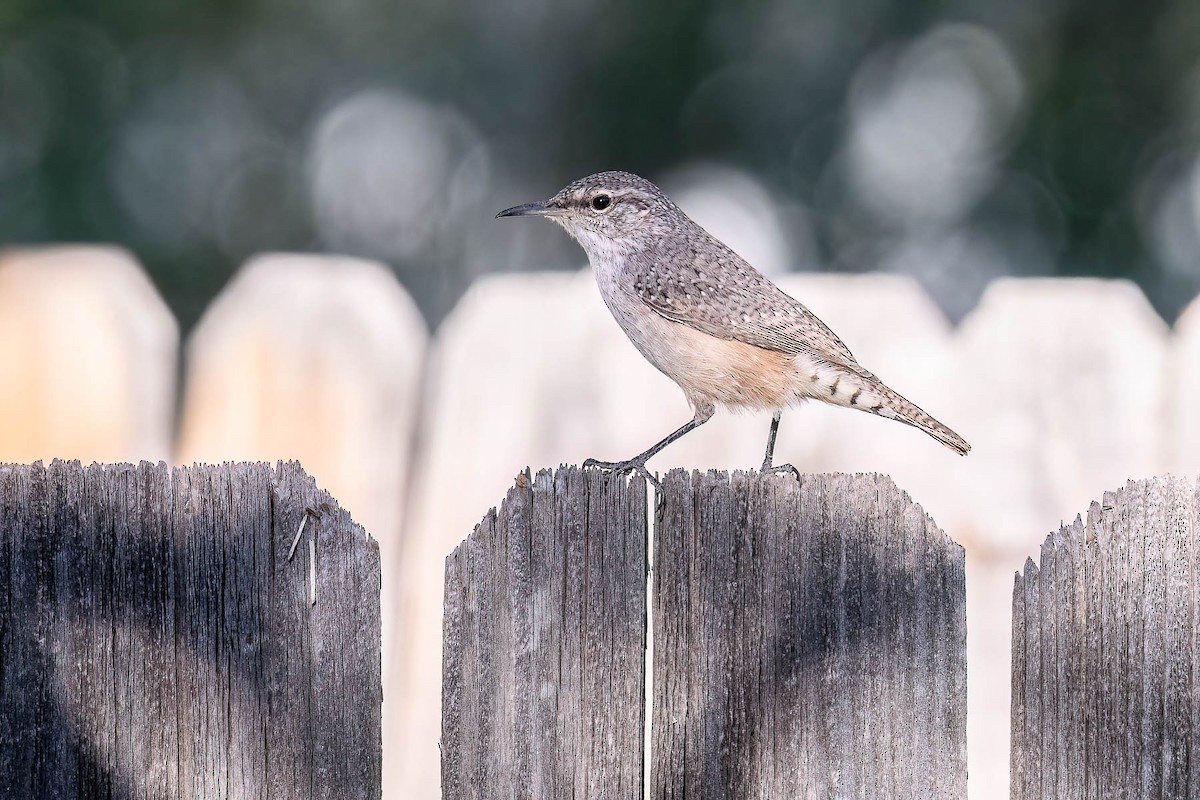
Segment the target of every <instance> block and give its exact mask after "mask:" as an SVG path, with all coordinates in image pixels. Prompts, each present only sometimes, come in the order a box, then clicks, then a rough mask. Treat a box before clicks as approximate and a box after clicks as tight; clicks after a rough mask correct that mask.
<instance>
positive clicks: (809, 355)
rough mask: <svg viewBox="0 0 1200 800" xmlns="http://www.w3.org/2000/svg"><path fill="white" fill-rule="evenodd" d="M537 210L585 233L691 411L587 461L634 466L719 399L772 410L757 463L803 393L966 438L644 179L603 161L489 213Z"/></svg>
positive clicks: (604, 277) (655, 360) (619, 316)
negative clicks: (675, 425)
mask: <svg viewBox="0 0 1200 800" xmlns="http://www.w3.org/2000/svg"><path fill="white" fill-rule="evenodd" d="M530 215H536V216H540V217H546V218H548V219H550V220H553V221H554V222H557V223H558V224H559V225H561V226H562V227H563V228H565V229H566V231H567V233H569V234H570V235H571V236H572V237H574V238H575V240H576V241H578V242H579V244H580V245H582V247H583V249H584V251H585V252H586V253H587V256H588V260H589V261H590V262H591V265H592V270H593V272H595V275H596V283H597V284H598V285H599V287H600V294H601V295H603V297H604V303H605V304H606V305H607V306H608V310H609V311H611V312H612V315H613V316H614V317H615V318H616V320H617V323H618V324H619V325H620V326H621V328H622V330H624V331H625V334H626V335H627V336H628V337H629V339H630V341H632V342H633V344H634V346H635V347H636V348H637V349H638V350H639V351H640V352H641V354H642V355H643V356H645V357H646V360H648V361H649V362H650V363H651V364H653V365H654V366H655V367H657V368H658V369H659V370H660V371H661V372H662V373H664V374H665V375H666V376H667V377H668V378H670V379H671V380H673V381H675V383H677V384H679V387H680V388H681V389H683V393H684V394H685V395H686V396H687V399H688V401H689V402H690V403H691V405H692V408H693V409H695V412H696V414H695V417H693V418H692V420H691V421H690V422H688V423H687V424H686V425H684V426H683V427H681V428H679V429H678V430H677V431H675V432H674V433H672V434H671V435H669V436H667V437H666V438H665V439H663V440H662V441H660V442H657V443H656V444H654V445H653V446H651V447H650V448H649V449H648V450H646V451H645V452H643V453H639V454H638V455H636V456H634V457H633V458H631V459H629V460H627V461H597V460H596V459H592V458H589V459H588V460H587V461H585V462H584V467H585V468H586V467H598V468H601V469H604V470H607V471H615V472H638V473H640V474H642V475H644V476H646V477H647V478H648V479H649V480H650V481H651V482H652V483H655V484H656V485H657V483H658V481H656V480H655V479H654V478H653V477H652V476H651V475H650V473H649V471H648V470H647V469H646V461H647V460H648V459H649V458H650V457H651V456H653V455H655V454H656V453H658V452H659V451H660V450H662V449H663V448H664V447H666V446H667V445H669V444H670V443H671V442H674V441H675V440H676V439H678V438H680V437H681V436H683V435H684V434H686V433H689V432H691V431H693V430H695V429H696V428H698V427H700V426H701V425H703V424H704V423H705V422H707V421H708V420H709V419H711V418H712V415H713V413H714V411H715V410H716V407H717V406H718V405H721V406H725V407H726V408H735V409H737V408H748V409H756V410H760V409H766V410H771V411H773V412H774V416H773V417H772V418H771V429H770V431H769V432H768V435H767V452H766V455H765V456H764V457H763V463H762V470H763V471H764V472H767V471H770V470H782V469H786V470H791V471H792V472H795V471H796V470H795V468H794V467H792V466H790V465H784V466H780V467H772V465H771V459H772V456H773V454H774V450H775V437H776V434H777V433H778V432H779V417H780V414H781V413H782V412H783V409H785V408H789V407H791V406H795V405H798V404H799V403H802V402H803V401H805V400H809V399H813V400H821V401H823V402H826V403H831V404H833V405H837V406H844V407H846V408H857V409H859V410H860V411H867V412H870V413H872V414H876V415H878V416H881V417H885V418H887V419H894V420H898V421H900V422H903V423H906V424H908V425H912V426H913V427H914V428H919V429H920V430H922V431H924V432H925V433H927V434H929V435H930V436H932V437H933V438H935V439H937V440H938V441H939V442H941V443H942V444H944V445H946V446H947V447H949V448H950V449H951V450H953V451H955V452H956V453H960V454H962V455H966V454H967V452H968V451H969V450H970V449H971V446H970V445H969V444H967V443H966V441H965V440H964V439H963V438H962V437H961V436H959V435H958V434H957V433H955V432H954V431H952V430H950V429H949V428H947V427H946V426H945V425H943V424H942V423H940V422H938V421H937V420H936V419H934V418H933V417H931V416H929V415H928V414H926V413H925V412H924V411H922V410H921V409H920V408H918V407H917V406H916V405H914V404H913V403H911V402H909V401H908V400H906V399H905V398H903V397H901V396H900V395H899V394H897V393H896V392H894V391H892V390H891V389H889V388H888V387H887V386H885V385H884V384H883V382H882V381H880V380H879V379H878V378H876V377H875V376H874V375H873V374H871V373H870V372H868V371H867V370H865V369H863V368H862V367H860V366H859V364H858V362H857V361H856V360H855V359H854V356H853V355H851V354H850V349H849V348H848V347H846V345H844V344H843V343H842V340H841V339H839V338H838V337H837V336H836V335H835V334H834V333H833V331H831V330H830V329H829V328H828V327H826V325H825V323H823V322H821V320H819V319H817V318H816V317H815V316H814V315H813V314H812V312H810V311H809V310H808V309H807V308H805V307H804V306H802V305H800V303H798V302H796V301H795V300H794V299H792V298H791V297H789V296H788V295H787V294H785V293H784V292H783V290H781V289H780V288H779V287H777V286H776V285H775V284H773V283H771V281H769V280H768V279H767V278H766V277H765V276H763V275H762V273H760V272H758V271H757V270H756V269H754V267H752V266H750V265H749V264H747V263H746V262H745V261H744V260H742V258H741V257H739V256H738V255H737V254H736V253H734V252H733V251H732V250H730V249H729V248H728V247H726V246H725V245H723V244H721V243H720V242H719V241H717V240H716V239H714V238H713V237H712V236H711V235H710V234H709V233H708V231H706V230H704V229H703V228H701V227H700V226H699V225H697V224H696V223H695V222H693V221H692V220H691V219H689V218H688V216H687V215H686V214H684V213H683V212H682V211H680V210H679V207H678V206H676V205H675V204H674V203H672V202H671V201H670V199H669V198H668V197H667V196H666V195H665V194H663V192H662V190H661V189H659V188H658V187H657V186H655V185H654V184H653V183H651V182H650V181H648V180H646V179H644V178H639V177H638V176H636V175H631V174H630V173H628V172H600V173H597V174H595V175H590V176H588V177H586V178H583V179H581V180H578V181H575V182H574V183H572V184H571V185H570V186H567V187H566V188H565V189H563V190H562V191H560V192H559V193H558V194H556V195H554V196H553V197H551V198H550V199H549V200H547V201H545V202H542V203H528V204H526V205H523V206H515V207H513V208H508V209H505V210H504V211H501V212H500V213H499V214H497V215H496V216H497V217H520V216H530Z"/></svg>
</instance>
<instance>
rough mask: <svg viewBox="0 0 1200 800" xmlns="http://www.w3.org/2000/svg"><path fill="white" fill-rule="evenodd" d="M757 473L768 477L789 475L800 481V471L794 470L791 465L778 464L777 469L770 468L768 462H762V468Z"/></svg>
mask: <svg viewBox="0 0 1200 800" xmlns="http://www.w3.org/2000/svg"><path fill="white" fill-rule="evenodd" d="M759 472H761V473H762V474H763V475H768V474H773V475H784V474H790V475H792V476H793V477H795V479H796V480H800V470H798V469H796V468H795V467H793V466H792V465H791V464H780V465H779V466H777V467H773V466H771V462H770V461H764V462H763V465H762V468H761V469H760V470H759Z"/></svg>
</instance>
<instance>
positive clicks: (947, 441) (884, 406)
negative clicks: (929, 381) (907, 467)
mask: <svg viewBox="0 0 1200 800" xmlns="http://www.w3.org/2000/svg"><path fill="white" fill-rule="evenodd" d="M859 378H860V379H861V380H862V381H863V384H864V385H863V386H862V390H863V391H861V392H860V393H859V394H858V395H854V401H851V402H849V403H847V405H850V406H852V407H854V408H858V409H861V410H863V411H869V412H870V413H872V414H877V415H879V416H881V417H885V418H887V419H894V420H898V421H900V422H903V423H905V424H907V425H912V426H913V427H914V428H917V429H919V430H922V431H925V433H927V434H929V435H930V436H932V437H933V438H934V439H937V440H938V441H939V442H941V443H942V444H944V445H946V447H949V448H950V449H951V450H953V451H954V452H956V453H958V454H959V455H963V456H965V455H966V454H967V453H969V452H971V445H969V444H967V440H966V439H964V438H962V437H961V436H959V435H958V434H957V433H955V432H954V431H952V430H950V429H949V428H947V427H946V426H945V425H943V424H942V423H940V422H938V421H937V420H936V419H934V418H933V417H931V416H929V414H927V413H925V411H924V409H922V408H921V407H919V406H918V405H917V404H916V403H913V402H912V401H910V400H909V399H908V398H906V397H904V396H902V395H901V394H900V393H899V392H897V391H894V390H893V389H891V388H890V387H888V386H887V385H885V384H884V383H883V382H882V381H881V380H879V379H878V378H876V377H875V376H874V375H872V374H871V373H869V372H866V371H865V370H864V371H863V374H860V375H859ZM839 399H841V398H839Z"/></svg>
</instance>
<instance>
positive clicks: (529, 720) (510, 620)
mask: <svg viewBox="0 0 1200 800" xmlns="http://www.w3.org/2000/svg"><path fill="white" fill-rule="evenodd" d="M646 522H647V520H646V487H645V483H644V482H643V481H642V480H640V479H638V480H632V481H627V480H626V479H624V478H616V479H609V478H607V477H606V476H604V475H602V474H600V473H598V472H595V471H590V472H586V473H585V472H583V471H581V470H579V469H578V468H574V467H571V468H563V469H559V470H558V471H557V472H554V473H551V472H549V471H542V472H539V473H538V474H537V477H536V478H534V479H533V480H530V478H529V476H528V473H521V474H520V475H518V476H517V481H516V485H515V486H514V487H513V488H512V489H510V490H509V492H508V496H507V498H506V499H505V501H504V503H503V504H502V505H501V506H500V510H499V511H498V512H497V511H496V510H494V509H493V510H492V511H491V512H489V513H488V515H487V516H486V517H485V518H484V520H483V522H482V523H480V525H479V526H478V527H477V528H476V529H475V531H474V533H472V534H471V535H470V536H469V537H468V538H467V539H466V540H465V541H464V542H463V543H462V544H461V545H459V546H458V547H457V548H456V549H455V550H454V552H453V553H452V554H451V555H450V556H449V557H448V558H447V559H446V591H445V615H444V622H443V635H444V644H443V684H442V708H443V718H442V797H443V798H446V799H447V800H463V799H464V798H474V799H478V800H490V799H491V798H530V799H531V800H533V799H537V800H551V798H553V800H558V799H559V798H564V797H573V798H576V800H633V798H640V797H641V793H642V766H643V756H642V747H643V736H642V731H643V720H644V717H643V705H644V694H645V684H644V682H643V681H644V658H645V647H646V591H645V589H646V534H647V525H646Z"/></svg>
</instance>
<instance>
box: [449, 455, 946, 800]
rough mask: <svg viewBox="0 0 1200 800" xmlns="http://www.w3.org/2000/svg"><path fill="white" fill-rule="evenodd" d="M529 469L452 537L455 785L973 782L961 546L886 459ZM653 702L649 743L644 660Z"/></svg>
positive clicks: (535, 789)
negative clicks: (729, 468)
mask: <svg viewBox="0 0 1200 800" xmlns="http://www.w3.org/2000/svg"><path fill="white" fill-rule="evenodd" d="M654 530H655V534H654V555H655V557H654V568H653V572H654V577H653V580H652V582H651V586H652V589H653V591H652V592H650V593H649V602H650V609H651V610H650V612H649V615H650V617H651V621H650V623H649V624H650V625H651V626H652V629H653V644H652V648H653V658H652V671H651V672H650V673H649V674H648V673H647V671H646V659H645V647H646V631H647V606H646V602H647V591H646V572H645V568H646V561H645V556H646V539H647V531H648V525H647V517H646V499H645V485H644V483H643V482H642V481H641V480H640V479H639V480H634V481H632V482H628V483H627V482H626V481H625V479H621V478H606V477H603V476H600V475H597V474H595V473H590V474H585V473H581V472H580V471H579V470H578V469H576V468H562V469H559V470H558V471H557V472H555V473H550V472H548V471H543V472H540V473H538V475H537V476H536V478H534V479H532V480H530V479H529V477H528V475H527V474H521V475H519V476H518V478H517V483H516V486H515V487H514V488H513V489H511V490H510V491H509V493H508V497H507V498H506V500H505V502H504V503H503V504H502V505H501V507H500V510H499V512H498V513H496V512H493V513H491V514H489V515H488V516H487V517H486V518H485V519H484V521H483V523H482V524H481V525H480V526H479V527H477V528H476V530H475V532H474V533H473V534H472V535H471V536H470V537H469V538H468V539H467V540H466V541H465V542H463V543H462V544H461V545H460V546H459V547H458V549H456V550H455V551H454V553H453V554H452V555H451V556H450V557H449V558H448V559H447V561H446V612H445V622H444V648H443V653H444V661H443V664H444V667H443V670H444V672H443V678H444V687H443V707H444V709H445V713H444V716H443V729H442V780H443V797H445V798H447V800H459V799H460V798H480V799H482V798H492V797H517V798H539V799H540V798H545V799H546V800H548V799H549V798H561V797H566V796H571V797H576V798H592V799H593V800H595V799H599V798H605V799H607V798H621V799H622V800H624V799H627V798H629V799H631V798H640V797H642V792H643V781H644V780H645V777H644V775H643V771H644V770H645V769H648V770H649V781H650V783H649V786H650V796H652V797H656V798H669V797H701V798H705V800H709V799H710V798H713V799H719V798H729V800H734V799H735V798H738V799H740V798H750V797H754V798H779V797H817V798H824V797H881V798H882V797H887V798H956V799H957V798H962V797H964V796H965V791H966V609H965V605H964V604H965V596H964V575H963V568H964V558H963V552H962V549H961V548H959V547H958V546H957V545H956V544H954V543H953V542H952V541H950V539H949V538H947V537H946V536H945V535H944V534H943V533H942V532H941V531H939V530H938V529H937V527H936V526H935V525H934V523H933V521H932V520H931V519H930V518H929V517H928V516H927V515H925V514H924V512H923V511H922V510H921V508H920V507H919V506H916V505H914V504H913V503H912V501H911V500H910V499H909V498H908V496H907V495H905V494H903V493H902V492H900V491H899V490H898V489H897V488H896V486H895V485H894V484H893V483H892V482H891V480H890V479H887V478H883V477H879V476H846V475H833V476H805V477H804V478H803V479H801V480H800V481H799V482H797V481H795V480H793V479H792V478H790V477H786V478H785V477H780V476H766V477H762V476H758V475H747V474H744V473H738V474H735V475H734V476H733V477H732V478H730V477H729V476H728V475H726V474H724V473H708V474H705V475H701V474H699V473H695V474H692V475H688V474H686V473H683V472H680V471H675V472H672V473H670V474H669V475H668V476H667V479H666V481H665V494H664V502H663V503H662V504H661V506H659V507H658V512H657V516H656V519H655V528H654ZM647 680H650V681H652V687H651V691H650V693H649V697H650V702H651V707H652V708H653V714H652V720H651V730H650V747H649V751H648V755H649V764H648V765H647V764H643V753H644V752H646V750H645V744H646V743H645V740H644V737H643V734H644V730H645V713H646V711H645V705H644V698H645V696H646V695H645V688H644V687H645V682H646V681H647Z"/></svg>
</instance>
